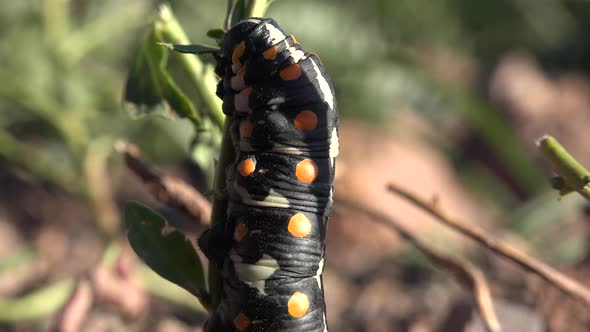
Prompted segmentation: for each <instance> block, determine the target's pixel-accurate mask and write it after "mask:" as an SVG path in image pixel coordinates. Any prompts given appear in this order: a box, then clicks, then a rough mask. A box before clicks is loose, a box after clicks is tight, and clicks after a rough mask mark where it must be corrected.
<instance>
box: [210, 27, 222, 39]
mask: <svg viewBox="0 0 590 332" xmlns="http://www.w3.org/2000/svg"><path fill="white" fill-rule="evenodd" d="M223 36H225V31H223V29H211V30H209V31H207V37H209V38H213V39H215V40H221V39H223Z"/></svg>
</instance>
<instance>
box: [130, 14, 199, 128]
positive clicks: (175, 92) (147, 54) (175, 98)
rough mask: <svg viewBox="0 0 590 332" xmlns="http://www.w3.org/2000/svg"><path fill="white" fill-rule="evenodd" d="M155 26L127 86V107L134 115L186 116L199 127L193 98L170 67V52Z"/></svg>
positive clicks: (149, 33) (134, 66)
mask: <svg viewBox="0 0 590 332" xmlns="http://www.w3.org/2000/svg"><path fill="white" fill-rule="evenodd" d="M161 41H162V38H161V37H159V35H158V33H156V30H155V28H154V27H153V26H152V28H151V30H150V31H149V32H148V33H147V34H146V37H145V38H144V40H143V42H142V44H141V47H140V48H139V50H138V51H137V54H136V56H135V59H134V62H133V63H132V65H131V70H130V72H129V76H128V78H127V83H126V86H125V103H124V107H125V109H126V110H127V111H128V112H129V113H130V114H131V116H134V117H139V116H144V115H147V114H156V115H161V116H164V117H166V118H173V117H174V115H177V116H180V117H186V118H188V119H190V120H191V121H192V122H193V123H195V124H196V125H197V126H199V125H200V123H201V120H200V117H199V115H198V114H197V112H196V110H195V107H194V105H193V103H192V102H191V100H190V99H189V98H188V97H187V96H186V95H185V94H184V93H183V92H182V91H181V90H180V88H179V87H178V86H177V85H176V83H175V82H174V80H173V79H172V76H170V74H169V73H168V71H167V70H166V64H167V61H168V53H167V52H166V49H164V48H163V47H162V46H160V45H158V43H159V42H161Z"/></svg>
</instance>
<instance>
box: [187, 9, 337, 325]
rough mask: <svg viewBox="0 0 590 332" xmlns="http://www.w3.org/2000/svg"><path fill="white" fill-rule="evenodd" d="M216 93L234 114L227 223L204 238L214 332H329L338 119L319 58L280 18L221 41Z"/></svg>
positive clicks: (247, 23) (239, 27)
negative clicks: (215, 288)
mask: <svg viewBox="0 0 590 332" xmlns="http://www.w3.org/2000/svg"><path fill="white" fill-rule="evenodd" d="M216 59H217V67H216V72H217V74H218V75H219V76H220V77H221V78H222V79H221V81H220V82H219V85H218V89H217V94H218V96H219V97H220V98H222V99H223V110H224V113H225V114H226V115H227V116H229V117H231V118H232V130H231V131H232V143H233V146H234V149H235V152H236V159H235V162H234V163H233V164H232V165H231V166H230V167H229V168H228V170H227V184H226V191H227V194H228V198H229V206H228V211H227V215H228V219H227V221H226V222H225V223H224V224H223V225H220V226H218V227H214V228H212V229H211V230H209V231H207V232H206V233H204V234H203V235H202V236H201V238H200V239H199V246H200V247H201V249H202V250H203V252H204V253H205V254H206V255H207V256H208V257H209V259H211V260H212V261H213V262H216V263H217V264H218V266H220V268H221V271H222V278H223V294H222V298H221V303H220V305H219V306H218V308H217V309H216V310H215V312H214V314H213V315H212V317H211V319H210V320H209V322H208V323H207V328H206V329H207V331H213V332H218V331H241V332H243V331H319V332H322V331H327V323H326V315H325V304H324V296H323V287H322V270H323V265H324V250H325V245H324V239H325V235H326V222H327V220H328V216H329V214H330V210H331V207H332V195H333V179H334V158H335V157H336V155H337V154H338V115H337V111H336V101H335V98H334V89H333V86H332V83H331V81H330V78H329V77H328V74H327V73H326V71H325V69H324V67H323V65H322V63H321V62H320V59H319V58H318V56H316V55H315V54H313V53H305V52H304V51H303V50H302V49H301V46H300V45H299V42H298V41H297V39H295V37H294V36H293V35H287V34H285V32H283V30H282V29H281V28H280V27H279V26H278V24H277V23H276V22H275V21H274V20H272V19H258V18H252V19H248V20H244V21H241V22H239V23H237V24H236V25H235V26H234V27H233V28H231V29H230V30H229V31H228V32H227V33H226V34H225V37H224V38H223V40H222V41H221V52H220V54H218V55H217V56H216Z"/></svg>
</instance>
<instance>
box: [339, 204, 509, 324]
mask: <svg viewBox="0 0 590 332" xmlns="http://www.w3.org/2000/svg"><path fill="white" fill-rule="evenodd" d="M336 204H337V205H338V206H339V207H342V206H347V207H349V208H352V209H354V210H355V211H360V212H362V213H364V214H365V215H367V216H369V217H370V218H371V220H373V221H375V222H378V223H380V224H382V225H385V226H386V227H387V228H388V229H389V230H392V231H394V232H395V233H397V234H398V235H399V236H401V237H402V238H404V239H405V240H407V241H409V242H410V243H412V244H413V245H414V246H415V247H416V248H417V249H418V250H420V251H421V252H422V253H424V254H425V255H426V257H428V259H430V261H431V262H432V263H433V264H435V265H438V266H440V267H443V268H445V269H446V270H448V271H449V272H451V273H452V274H453V276H454V277H455V280H457V282H458V283H459V284H460V285H462V286H463V287H465V288H466V289H468V290H469V291H470V292H471V293H472V295H473V297H474V298H475V302H476V304H477V308H478V310H479V312H480V314H481V317H482V321H483V322H484V325H485V327H486V330H487V331H488V332H499V331H501V330H502V328H501V327H500V323H499V322H498V318H497V317H496V313H495V311H494V306H493V304H492V297H491V294H490V289H489V287H488V285H487V282H486V279H485V276H484V274H483V272H481V270H480V269H479V268H477V267H476V266H475V265H473V264H471V263H470V262H467V261H461V260H458V259H455V258H453V257H451V256H448V255H445V254H442V253H440V252H438V251H436V250H435V249H434V248H432V247H431V246H429V245H428V244H426V243H425V242H423V241H422V240H419V239H418V238H417V237H416V236H415V235H414V234H412V232H410V231H408V230H407V229H406V228H405V227H403V226H401V224H400V223H399V222H397V221H395V220H394V219H392V218H390V217H388V216H386V215H384V214H381V213H379V212H377V211H374V210H371V209H369V208H367V207H364V206H361V205H359V204H358V203H353V202H351V201H348V200H346V199H342V198H336Z"/></svg>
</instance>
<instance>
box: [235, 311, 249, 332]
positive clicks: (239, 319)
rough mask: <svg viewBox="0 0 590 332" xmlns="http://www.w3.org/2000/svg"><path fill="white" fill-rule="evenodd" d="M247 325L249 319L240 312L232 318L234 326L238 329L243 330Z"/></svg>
mask: <svg viewBox="0 0 590 332" xmlns="http://www.w3.org/2000/svg"><path fill="white" fill-rule="evenodd" d="M248 325H250V319H249V318H248V316H246V315H244V314H243V313H241V312H240V313H239V314H238V315H237V316H236V318H234V326H235V327H236V329H238V331H240V332H242V331H245V330H246V328H247V327H248Z"/></svg>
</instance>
